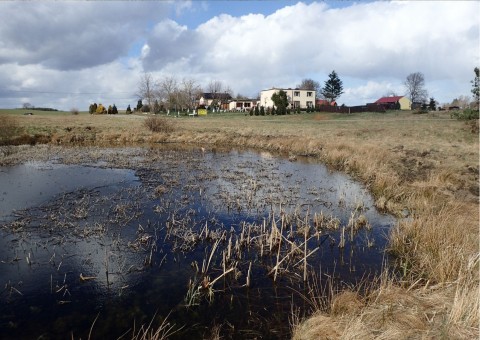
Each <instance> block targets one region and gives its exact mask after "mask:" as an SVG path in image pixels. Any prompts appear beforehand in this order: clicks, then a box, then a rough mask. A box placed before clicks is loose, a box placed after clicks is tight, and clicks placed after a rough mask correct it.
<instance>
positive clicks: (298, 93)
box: [259, 88, 315, 109]
mask: <svg viewBox="0 0 480 340" xmlns="http://www.w3.org/2000/svg"><path fill="white" fill-rule="evenodd" d="M280 90H283V91H285V92H286V93H287V98H288V102H289V103H290V106H289V107H290V108H298V107H299V108H301V109H305V108H307V107H313V106H315V91H311V90H299V89H277V88H272V89H269V90H263V91H261V92H260V103H259V105H261V106H264V107H265V108H267V107H272V106H274V104H273V101H272V95H273V94H274V93H277V92H280Z"/></svg>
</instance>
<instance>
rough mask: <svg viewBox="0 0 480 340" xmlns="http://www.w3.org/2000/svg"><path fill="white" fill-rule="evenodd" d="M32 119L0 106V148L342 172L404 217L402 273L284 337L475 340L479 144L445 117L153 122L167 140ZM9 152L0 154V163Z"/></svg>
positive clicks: (71, 118)
mask: <svg viewBox="0 0 480 340" xmlns="http://www.w3.org/2000/svg"><path fill="white" fill-rule="evenodd" d="M33 113H34V115H32V116H24V115H23V111H22V110H0V141H2V140H3V141H4V143H5V141H8V143H11V144H35V143H51V144H55V145H91V144H94V145H102V146H103V145H131V144H139V143H141V144H143V143H162V142H177V143H186V144H193V145H198V147H199V148H200V147H202V148H205V149H212V148H217V147H224V146H227V147H247V148H258V149H262V150H268V151H272V152H279V153H281V154H284V155H288V156H290V157H295V156H297V155H308V156H311V157H314V158H315V159H318V161H319V162H323V163H326V164H327V165H329V166H330V167H332V168H333V169H336V170H340V171H344V172H347V173H349V174H351V175H352V176H354V177H355V178H357V179H358V180H359V181H361V182H363V183H365V185H366V186H367V187H368V188H369V189H370V191H371V192H372V194H373V195H374V197H375V199H376V206H377V207H378V208H379V209H381V210H384V211H389V212H391V213H394V214H396V215H397V216H401V217H406V218H404V219H401V220H400V222H399V223H398V224H397V225H396V226H395V227H394V228H393V230H392V231H391V233H390V235H389V238H390V242H389V251H390V252H391V253H392V254H395V256H396V259H397V264H398V267H399V268H400V272H401V274H402V275H401V277H396V278H393V277H389V276H388V275H384V276H382V277H380V278H378V280H377V282H374V283H369V288H368V289H367V291H366V293H365V292H364V293H363V294H358V293H357V292H356V291H355V290H354V291H350V292H340V293H339V294H336V295H335V296H332V301H331V304H329V305H327V306H323V307H318V308H317V310H316V312H315V313H314V314H313V315H312V316H311V317H310V319H307V320H298V321H297V322H296V324H295V326H294V332H293V333H294V334H293V337H294V338H295V339H320V338H345V339H350V338H352V339H354V338H355V339H359V338H361V339H364V338H366V339H369V338H380V339H383V338H385V339H387V338H388V339H391V338H395V339H397V338H432V339H433V338H455V339H471V338H478V336H479V308H480V304H479V236H478V235H479V233H478V232H479V230H478V227H479V205H478V203H479V138H478V133H477V132H473V133H472V130H471V127H470V126H469V125H466V124H465V123H464V122H462V121H457V120H453V119H451V118H450V115H449V113H445V112H442V113H440V112H434V113H429V114H424V115H415V114H412V113H411V112H388V113H363V114H351V115H345V114H333V113H309V114H305V113H303V114H300V115H297V114H296V115H287V116H257V117H256V116H254V117H251V116H245V115H244V114H210V115H208V116H206V117H188V116H181V117H178V118H174V117H162V118H161V119H163V121H162V122H163V123H164V124H169V125H171V126H172V132H167V133H153V132H151V131H150V130H149V129H147V128H146V127H145V125H144V122H145V120H146V118H147V116H146V115H143V114H142V115H124V114H119V115H114V116H106V115H103V116H101V115H89V114H88V113H85V112H82V113H80V114H79V115H72V114H71V113H69V112H37V111H33ZM4 148H5V147H4ZM12 152H14V151H12V150H10V151H8V152H7V151H5V152H3V157H2V153H0V164H8V159H9V157H13V156H12V155H11V153H12ZM358 290H360V289H358Z"/></svg>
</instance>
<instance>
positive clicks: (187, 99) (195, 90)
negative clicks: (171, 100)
mask: <svg viewBox="0 0 480 340" xmlns="http://www.w3.org/2000/svg"><path fill="white" fill-rule="evenodd" d="M200 91H201V89H200V86H199V85H198V84H197V82H196V81H195V80H193V79H189V78H183V80H182V84H181V88H180V95H179V98H180V105H182V106H184V107H186V108H188V109H189V110H191V109H193V108H194V106H195V98H196V97H197V96H198V94H199V92H200Z"/></svg>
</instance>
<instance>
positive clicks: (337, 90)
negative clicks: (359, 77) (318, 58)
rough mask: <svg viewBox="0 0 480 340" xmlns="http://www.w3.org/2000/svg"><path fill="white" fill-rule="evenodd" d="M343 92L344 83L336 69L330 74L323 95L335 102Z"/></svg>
mask: <svg viewBox="0 0 480 340" xmlns="http://www.w3.org/2000/svg"><path fill="white" fill-rule="evenodd" d="M342 93H343V83H342V81H341V80H340V78H339V77H338V75H337V73H336V72H335V71H332V73H330V74H329V75H328V80H327V81H325V86H324V87H323V88H322V94H323V96H324V97H325V98H326V99H328V100H329V101H330V102H334V101H335V100H336V99H337V98H338V97H340V95H341V94H342Z"/></svg>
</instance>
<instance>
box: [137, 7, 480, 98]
mask: <svg viewBox="0 0 480 340" xmlns="http://www.w3.org/2000/svg"><path fill="white" fill-rule="evenodd" d="M478 9H479V4H478V3H476V2H456V3H453V2H435V3H433V2H373V3H360V4H353V5H351V6H349V7H345V8H341V9H333V8H330V7H329V6H328V5H327V4H325V3H315V2H314V3H311V4H309V5H307V4H304V3H298V4H295V5H292V6H287V7H285V8H283V9H280V10H278V11H276V12H275V13H273V14H271V15H268V16H264V15H262V14H250V15H246V16H242V17H232V16H230V15H220V16H217V17H214V18H212V19H211V20H209V21H207V22H205V23H204V24H202V25H200V26H199V27H197V28H196V29H194V30H189V29H188V28H187V27H185V26H180V25H178V24H176V23H174V22H173V21H170V20H168V21H163V22H161V23H159V24H158V25H157V26H156V28H155V30H154V31H152V33H151V35H150V36H149V37H148V39H147V40H148V46H149V47H150V48H151V50H150V53H149V55H148V56H147V57H146V58H144V59H143V63H144V66H145V68H146V69H147V70H151V71H153V70H158V71H160V70H162V69H166V68H169V67H171V65H172V64H175V63H178V61H179V60H183V62H182V67H183V71H184V72H185V73H190V74H192V73H197V72H200V73H202V74H210V77H217V78H220V77H224V80H225V82H227V83H230V84H239V81H240V84H239V85H241V88H239V89H238V90H239V91H242V92H248V93H252V92H253V89H254V88H256V89H257V90H260V89H262V88H264V87H270V86H272V85H276V86H295V84H296V83H297V82H298V81H299V80H300V79H301V78H302V77H305V76H307V75H308V74H311V73H315V74H320V75H323V76H324V77H325V79H326V76H327V75H328V73H330V71H331V70H333V69H335V70H336V71H337V72H338V73H339V75H340V76H341V77H342V76H343V77H351V78H357V79H369V80H372V81H375V82H377V83H378V84H382V82H383V81H385V80H386V79H388V81H390V82H391V81H393V80H394V79H397V81H398V83H402V82H403V80H404V79H405V78H406V76H407V75H408V74H410V73H412V72H417V71H419V72H423V73H424V74H425V77H426V79H427V83H428V81H429V80H431V81H436V80H448V79H451V78H452V77H457V78H458V77H461V78H463V79H465V81H467V79H469V78H470V77H471V72H472V69H473V67H474V65H475V64H478V61H479V51H478V46H479V34H478V32H479V23H478V20H476V19H475V18H474V17H473V14H472V13H476V12H477V10H478ZM178 71H179V72H182V70H178ZM318 80H319V81H320V82H321V83H323V79H318ZM367 81H368V80H366V81H365V82H367ZM467 82H468V81H467ZM357 90H358V91H360V88H359V89H357ZM352 91H353V90H352ZM378 91H382V92H385V89H378ZM352 93H353V92H352Z"/></svg>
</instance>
